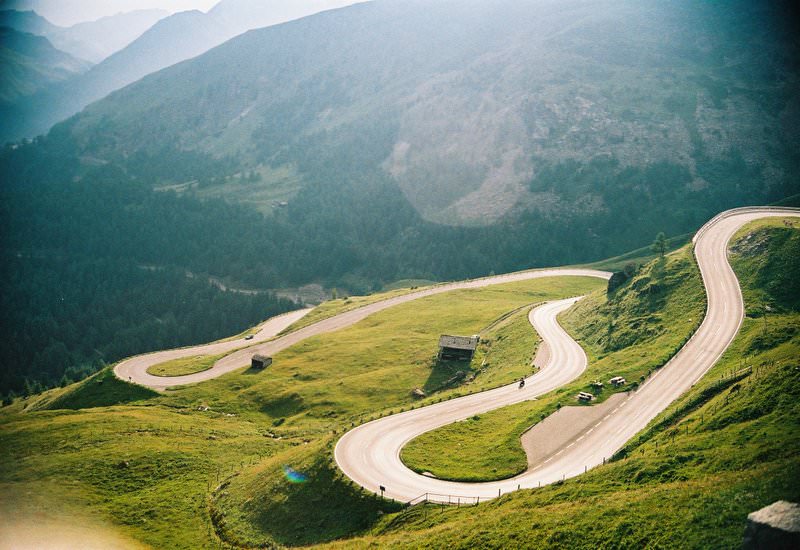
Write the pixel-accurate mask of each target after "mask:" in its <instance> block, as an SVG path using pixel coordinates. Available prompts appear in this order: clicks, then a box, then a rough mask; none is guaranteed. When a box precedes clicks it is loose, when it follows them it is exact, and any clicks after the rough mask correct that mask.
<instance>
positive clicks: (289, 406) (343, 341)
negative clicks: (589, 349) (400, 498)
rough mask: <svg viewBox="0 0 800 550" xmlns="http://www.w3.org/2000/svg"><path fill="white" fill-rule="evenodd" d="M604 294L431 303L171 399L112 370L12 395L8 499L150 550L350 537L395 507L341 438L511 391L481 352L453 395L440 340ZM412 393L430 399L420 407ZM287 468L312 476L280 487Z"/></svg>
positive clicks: (546, 293)
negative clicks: (463, 397)
mask: <svg viewBox="0 0 800 550" xmlns="http://www.w3.org/2000/svg"><path fill="white" fill-rule="evenodd" d="M603 285H604V282H603V281H601V280H597V279H593V278H575V277H569V278H557V279H556V278H552V279H540V280H534V281H528V282H524V283H513V284H508V285H500V286H496V287H491V288H488V289H480V290H465V291H456V292H451V293H446V294H442V295H438V296H433V297H429V298H424V299H422V300H420V301H417V302H414V303H409V304H404V305H401V306H398V307H396V308H392V309H391V310H387V311H384V312H380V313H378V314H376V315H373V316H371V317H369V318H367V319H365V320H364V321H362V322H360V323H358V324H356V325H354V326H353V327H350V328H348V329H345V330H342V331H339V332H336V333H332V334H327V335H324V336H320V337H316V338H312V339H309V340H307V341H305V342H302V343H300V344H298V345H297V346H295V347H293V348H291V349H288V350H286V351H284V352H282V353H281V354H278V355H276V357H275V362H274V363H273V365H272V366H271V367H270V368H269V369H267V370H266V371H263V372H254V371H251V370H249V369H243V370H242V371H239V372H236V373H231V374H228V375H225V376H223V377H220V378H218V379H215V380H211V381H208V382H205V383H203V384H199V385H195V386H189V387H184V388H179V389H176V390H174V391H170V392H167V394H157V393H156V392H152V391H150V390H147V389H145V388H141V387H139V386H134V385H131V384H128V383H126V382H124V381H120V380H117V379H116V378H114V376H113V374H112V373H111V371H110V368H109V369H106V370H104V371H102V372H100V373H98V374H97V375H95V376H94V377H91V378H89V379H87V380H84V381H83V382H80V383H78V384H73V385H71V386H67V387H66V388H62V389H57V390H52V391H50V392H46V393H45V394H42V395H40V396H33V397H29V398H27V399H17V400H16V401H15V402H14V403H13V404H12V405H10V406H7V407H4V408H2V409H0V448H2V449H3V451H2V453H3V456H2V460H0V484H2V486H3V488H4V489H3V493H4V494H6V495H17V497H16V498H28V497H27V496H26V497H23V495H30V498H34V497H35V496H36V495H40V494H41V493H40V491H41V490H42V487H44V486H45V485H46V487H47V493H46V494H45V496H47V497H49V498H53V499H61V498H63V499H65V500H69V501H70V502H73V501H76V502H80V503H82V504H81V505H80V506H79V507H78V508H76V511H75V514H78V513H79V512H80V509H81V508H82V507H83V506H85V507H90V508H92V510H94V511H95V513H96V514H97V515H98V516H99V517H100V518H102V520H103V521H105V522H107V523H110V524H112V525H114V526H116V527H117V528H118V529H119V530H120V532H121V533H123V534H125V535H126V536H130V537H133V538H135V539H136V540H139V541H142V542H143V543H144V544H149V545H152V546H153V547H157V548H167V547H169V548H202V547H213V546H214V545H217V544H219V542H220V536H222V537H224V539H225V540H228V541H240V542H242V543H243V544H245V545H263V544H268V543H269V544H271V542H269V541H274V542H277V543H280V544H289V545H294V544H307V543H310V542H315V541H316V542H319V541H326V540H333V539H335V538H338V537H341V536H346V535H352V534H354V533H356V532H359V531H362V530H363V529H365V528H367V527H369V526H370V525H372V524H373V523H374V522H375V521H376V520H377V518H378V517H379V515H380V514H379V512H389V511H391V509H392V508H391V506H390V505H388V504H385V503H380V502H377V501H376V500H375V499H374V498H373V497H372V496H369V495H366V494H364V493H363V492H362V491H361V490H360V489H359V488H357V487H354V486H353V485H352V484H351V483H350V482H349V481H347V480H345V479H342V478H341V475H340V474H339V473H338V470H336V468H335V467H334V466H333V465H332V464H331V460H332V451H331V447H330V446H331V444H332V442H333V441H334V439H335V437H336V434H340V433H342V432H343V431H344V430H346V429H348V428H349V427H351V426H352V425H353V424H354V423H356V422H360V421H361V420H367V419H368V418H371V417H374V416H377V415H380V414H388V413H390V412H392V411H395V412H396V411H399V410H402V409H406V408H409V407H412V406H413V407H418V406H421V405H422V404H424V403H429V402H433V401H438V400H441V399H445V398H447V397H449V396H453V395H457V394H460V393H462V392H466V391H478V390H480V389H481V388H483V387H488V386H493V385H498V384H501V383H505V382H508V381H511V380H512V379H513V378H514V377H516V376H517V371H518V369H519V368H521V365H519V364H517V365H515V366H514V367H513V368H511V369H509V370H508V371H506V369H505V367H504V365H503V364H502V363H501V362H495V361H494V354H495V351H496V350H493V349H492V346H490V345H484V347H482V349H481V351H480V355H479V357H476V359H475V360H474V361H473V364H472V368H471V369H469V372H468V373H466V376H465V377H463V378H457V379H456V381H455V384H452V385H448V384H447V382H448V381H449V380H451V379H452V378H453V377H454V375H455V372H454V371H455V368H456V367H454V366H453V365H449V364H442V365H440V364H437V363H436V361H435V355H436V352H437V343H438V337H439V334H440V333H444V332H452V333H457V334H473V333H478V332H482V331H484V329H487V328H488V332H487V334H492V332H491V331H492V327H494V326H498V325H502V324H503V322H504V319H505V316H506V314H507V313H508V312H509V311H513V310H516V309H518V308H521V307H525V306H529V305H532V304H535V303H539V302H542V301H545V300H551V299H557V298H562V297H566V296H573V295H579V294H585V293H587V292H590V291H592V290H593V289H596V288H598V287H601V286H603ZM377 298H378V297H371V299H377ZM339 302H344V301H343V300H339ZM528 342H529V344H530V345H535V338H533V337H532V335H531V338H530V339H529V341H528ZM532 353H533V349H529V350H528V355H529V356H530V354H532ZM484 357H488V360H487V362H486V363H487V364H485V365H484V368H483V369H481V365H482V364H483V358H484ZM522 365H523V366H524V362H523V364H522ZM459 368H462V369H463V366H461V367H459ZM467 378H471V382H468V383H467V382H465V380H466V379H467ZM416 387H420V388H423V389H425V390H426V392H428V394H429V396H428V397H427V398H425V399H422V400H416V399H415V398H414V397H412V395H411V390H412V389H414V388H416ZM284 466H291V467H293V468H295V469H296V470H297V471H299V472H302V473H303V475H305V476H307V478H308V481H307V482H306V483H302V484H293V483H289V482H288V481H287V479H286V476H285V473H284V471H283V467H284ZM259 472H267V474H268V475H260V474H259ZM43 480H44V481H47V483H46V484H44V485H43ZM225 484H229V485H225ZM223 485H225V487H224V488H221V486H223ZM267 496H269V499H270V500H269V502H280V503H283V504H281V506H279V507H277V508H276V507H275V506H272V507H271V508H270V510H271V511H272V513H271V514H269V515H264V514H263V513H262V512H261V509H260V508H254V505H248V504H247V502H262V503H263V502H265V501H264V499H265V498H267ZM11 498H12V502H11V506H12V507H13V506H16V504H15V503H14V501H13V497H11ZM323 498H324V502H334V503H335V510H336V511H337V512H336V513H337V514H338V516H330V517H329V519H328V520H325V519H324V518H325V517H328V516H326V515H325V514H327V513H328V512H330V510H329V508H326V507H324V506H322V505H321V504H320V502H322V501H321V500H320V499H323ZM278 509H280V510H281V513H280V514H278V513H277V510H278ZM71 513H72V512H71V511H70V510H69V509H66V508H65V510H64V511H63V515H65V516H66V517H69V514H71ZM281 514H284V515H281ZM76 517H77V516H76ZM278 517H283V518H291V517H294V518H296V524H290V523H289V522H288V520H282V521H280V522H276V520H275V518H278ZM344 517H351V518H354V519H353V520H352V521H350V522H345V521H344V520H343V519H342V518H344ZM176 526H178V527H176Z"/></svg>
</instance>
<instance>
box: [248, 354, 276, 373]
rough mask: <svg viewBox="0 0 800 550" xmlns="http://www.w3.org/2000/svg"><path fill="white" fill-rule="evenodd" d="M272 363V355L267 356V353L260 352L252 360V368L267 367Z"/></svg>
mask: <svg viewBox="0 0 800 550" xmlns="http://www.w3.org/2000/svg"><path fill="white" fill-rule="evenodd" d="M271 364H272V357H267V356H266V355H261V354H259V353H257V354H255V355H254V356H253V358H252V359H251V360H250V368H252V369H259V370H261V369H265V368H267V367H268V366H270V365H271Z"/></svg>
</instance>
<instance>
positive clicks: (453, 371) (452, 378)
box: [422, 360, 474, 394]
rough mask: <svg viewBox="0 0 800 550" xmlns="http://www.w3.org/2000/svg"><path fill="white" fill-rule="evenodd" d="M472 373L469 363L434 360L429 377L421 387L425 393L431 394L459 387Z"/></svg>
mask: <svg viewBox="0 0 800 550" xmlns="http://www.w3.org/2000/svg"><path fill="white" fill-rule="evenodd" d="M473 372H474V370H473V368H472V363H471V362H469V361H442V360H435V361H434V362H433V365H432V367H431V373H430V376H428V379H427V380H426V381H425V385H424V386H423V387H422V389H423V390H425V393H428V394H430V393H433V392H436V391H441V390H444V389H448V388H454V387H456V386H459V385H461V384H462V383H463V382H464V380H465V379H466V378H467V377H468V376H469V375H470V374H472V373H473Z"/></svg>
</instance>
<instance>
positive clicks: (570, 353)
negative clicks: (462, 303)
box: [114, 207, 800, 502]
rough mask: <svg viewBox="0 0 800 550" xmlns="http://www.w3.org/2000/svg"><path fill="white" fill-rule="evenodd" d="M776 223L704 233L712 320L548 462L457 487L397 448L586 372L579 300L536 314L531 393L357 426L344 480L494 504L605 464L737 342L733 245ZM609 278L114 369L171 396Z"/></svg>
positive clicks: (740, 212) (550, 272)
mask: <svg viewBox="0 0 800 550" xmlns="http://www.w3.org/2000/svg"><path fill="white" fill-rule="evenodd" d="M776 216H795V217H800V210H798V209H789V208H758V207H754V208H741V209H735V210H729V211H727V212H723V213H722V214H720V215H718V216H716V217H715V218H714V219H712V220H711V221H709V222H708V223H707V224H706V225H704V226H703V227H702V228H701V229H700V230H699V231H698V232H697V234H696V235H695V238H694V240H693V242H694V243H695V256H696V258H697V263H698V265H699V268H700V272H701V275H702V278H703V284H704V286H705V289H706V293H707V299H708V307H707V313H706V316H705V318H704V320H703V322H702V324H701V326H700V327H699V328H698V330H697V331H696V332H695V334H694V335H693V336H692V338H691V339H690V340H689V342H688V343H687V344H686V345H685V346H684V347H683V348H682V349H681V350H680V351H679V352H678V353H677V354H676V355H675V356H674V357H673V358H672V360H671V361H670V362H669V363H667V365H665V366H664V367H663V368H662V369H660V370H659V371H658V372H657V373H656V374H655V375H653V376H652V377H651V378H650V379H648V380H647V381H646V382H645V383H644V384H643V385H642V386H641V387H640V388H639V389H638V390H637V391H636V392H632V393H630V394H629V395H628V396H627V398H626V399H625V400H624V401H622V402H621V403H620V404H619V405H618V406H617V407H615V408H614V410H612V411H611V412H610V413H608V415H606V416H605V417H604V418H603V419H601V420H600V421H599V422H598V423H597V424H595V425H594V426H592V427H591V428H589V429H588V430H587V431H586V432H585V433H584V434H583V435H582V436H581V437H580V438H578V439H577V440H575V441H574V442H572V443H571V444H569V446H568V447H566V448H564V449H562V450H561V451H559V452H558V453H557V454H555V455H553V456H552V457H551V458H549V459H548V460H547V461H546V462H545V463H544V464H541V465H540V466H538V467H535V468H533V469H529V470H528V471H526V472H524V473H522V474H520V475H518V476H516V477H513V478H510V479H506V480H502V481H494V482H486V483H460V482H450V481H444V480H439V479H435V478H430V477H427V476H422V475H419V474H417V473H415V472H413V471H412V470H410V469H409V468H407V467H406V466H405V465H404V464H403V463H402V462H401V460H400V450H401V449H402V447H403V446H404V445H405V444H406V443H407V442H408V441H410V440H411V439H413V438H415V437H417V436H419V435H421V434H423V433H425V432H428V431H430V430H433V429H436V428H438V427H441V426H444V425H446V424H449V423H451V422H455V421H458V420H462V419H464V418H467V417H469V416H472V415H475V414H480V413H483V412H486V411H489V410H492V409H496V408H499V407H503V406H507V405H511V404H513V403H518V402H521V401H524V400H528V399H533V398H535V397H536V396H538V395H542V394H544V393H547V392H549V391H552V390H554V389H556V388H558V387H559V386H561V385H563V384H566V383H568V382H570V381H571V380H574V379H575V378H576V377H578V376H579V375H580V374H581V373H582V372H583V371H584V370H585V369H586V366H587V364H586V355H585V353H584V352H583V350H582V349H581V348H580V346H579V345H578V344H577V343H576V342H575V341H573V340H572V339H571V338H570V337H569V335H567V333H566V332H565V331H564V330H563V329H562V328H561V327H560V326H559V325H558V323H557V322H556V316H557V315H558V313H560V312H561V311H564V310H565V309H567V308H568V307H570V306H571V305H572V304H573V303H574V302H575V301H577V300H578V299H579V298H570V299H566V300H559V301H556V302H550V303H547V304H544V305H542V306H540V307H538V308H536V309H534V310H533V311H532V312H531V313H530V316H529V319H530V321H531V324H532V325H533V326H534V327H535V328H536V330H537V331H538V332H539V334H540V335H541V336H542V339H543V340H544V341H545V342H546V344H547V345H548V347H549V351H550V353H549V358H548V361H547V363H546V365H545V366H544V367H543V368H542V369H541V370H540V371H539V372H538V373H536V374H535V375H533V376H531V377H529V378H528V379H527V380H526V385H525V387H524V388H522V389H519V388H518V387H517V384H512V385H509V386H505V387H501V388H496V389H494V390H489V391H486V392H482V393H479V394H473V395H470V396H466V397H461V398H458V399H453V400H450V401H446V402H443V403H437V404H435V405H430V406H428V407H424V408H421V409H417V410H413V411H408V412H404V413H400V414H396V415H392V416H388V417H385V418H381V419H378V420H375V421H373V422H369V423H367V424H364V425H362V426H358V427H356V428H354V429H353V430H351V431H350V432H348V433H346V434H345V435H344V436H343V437H342V438H341V439H340V440H339V442H338V443H337V445H336V449H335V458H336V462H337V464H338V465H339V467H340V468H341V469H342V471H343V472H344V473H345V474H346V475H347V476H349V477H350V478H351V479H353V480H354V481H355V482H356V483H358V484H360V485H361V486H363V487H364V488H366V489H368V490H370V491H374V492H378V491H379V489H380V487H381V486H383V487H384V488H385V493H384V494H385V496H387V497H390V498H394V499H397V500H401V501H412V500H414V499H416V498H419V497H421V496H422V495H425V498H426V499H427V500H429V501H437V500H439V501H443V502H456V501H457V500H461V501H462V502H469V501H473V502H474V501H475V500H476V499H480V500H484V499H489V498H494V497H496V496H498V495H500V494H502V493H507V492H510V491H514V490H517V489H518V488H532V487H536V486H539V485H544V484H547V483H552V482H554V481H557V480H560V479H564V478H568V477H573V476H576V475H579V474H581V473H583V472H585V471H586V470H587V469H588V468H592V467H594V466H597V465H599V464H602V463H603V462H604V461H605V459H606V458H608V457H610V456H612V455H613V454H614V453H615V452H616V451H617V450H619V449H620V448H621V447H622V446H623V445H624V444H625V443H626V442H627V441H628V440H629V439H630V438H631V437H633V436H634V435H635V434H636V433H638V432H639V431H641V430H642V429H644V428H645V427H646V426H647V424H648V423H649V422H650V421H651V420H653V419H654V418H655V417H656V416H657V415H658V414H659V413H660V412H661V411H663V410H664V409H665V408H666V407H667V406H668V405H669V404H670V403H671V402H672V401H674V400H675V399H676V398H678V397H679V396H680V395H681V394H683V393H684V392H685V391H687V390H688V389H689V388H690V387H691V386H692V385H693V384H694V383H696V382H697V381H698V380H699V379H700V378H701V377H702V376H703V375H704V374H705V373H706V372H707V371H708V370H709V369H710V368H711V367H712V366H713V365H714V363H716V361H717V360H718V359H719V357H720V356H721V355H722V353H723V352H724V351H725V349H726V348H727V347H728V345H729V344H730V343H731V341H732V340H733V339H734V337H735V336H736V334H737V332H738V331H739V327H740V326H741V323H742V318H743V316H744V306H743V301H742V294H741V290H740V289H739V284H738V281H737V279H736V276H735V274H734V273H733V270H732V269H731V267H730V265H729V263H728V261H727V245H728V241H729V240H730V238H731V237H732V236H733V234H734V233H735V232H736V231H737V230H738V229H739V228H740V227H742V226H743V225H744V224H746V223H748V222H750V221H753V220H757V219H760V218H765V217H776ZM610 275H611V274H610V273H608V272H603V271H595V270H589V269H543V270H534V271H524V272H519V273H512V274H508V275H500V276H494V277H487V278H484V279H476V280H472V281H465V282H458V283H449V284H443V285H439V286H436V287H432V288H428V289H425V290H421V291H418V292H412V293H409V294H405V295H402V296H396V297H394V298H390V299H387V300H383V301H380V302H375V303H373V304H369V305H366V306H363V307H360V308H357V309H353V310H350V311H346V312H343V313H340V314H338V315H335V316H333V317H330V318H327V319H323V320H321V321H317V322H315V323H313V324H310V325H308V326H306V327H303V328H301V329H299V330H296V331H293V332H290V333H288V334H285V335H283V336H278V337H276V336H277V335H278V334H279V333H280V332H281V331H283V330H284V329H286V328H287V327H289V326H290V325H291V324H292V323H294V322H296V321H297V320H299V319H301V318H302V317H303V316H304V315H305V314H306V313H308V311H309V310H300V311H294V312H290V313H287V314H285V315H281V316H278V317H275V318H273V319H270V320H268V321H267V322H265V323H264V324H263V325H262V326H261V327H260V330H259V331H258V333H257V334H256V335H255V337H254V338H253V339H252V340H244V339H243V338H240V339H235V340H230V341H226V342H219V343H215V344H207V345H204V346H195V347H190V348H182V349H177V350H168V351H162V352H156V353H149V354H145V355H140V356H137V357H132V358H130V359H126V360H124V361H122V362H120V363H119V364H118V365H117V366H116V367H115V369H114V372H115V374H116V375H117V376H118V377H119V378H121V379H123V380H130V381H133V382H135V383H138V384H141V385H144V386H147V387H150V388H153V389H156V390H164V389H166V388H168V387H171V386H177V385H183V384H192V383H197V382H202V381H204V380H210V379H212V378H216V377H218V376H221V375H223V374H225V373H228V372H231V371H234V370H237V369H240V368H243V367H245V366H247V365H248V364H249V361H250V357H251V356H252V355H253V354H254V353H262V354H266V355H273V354H276V353H278V352H279V351H281V350H284V349H286V348H288V347H290V346H292V345H294V344H296V343H298V342H301V341H303V340H305V339H307V338H310V337H312V336H317V335H320V334H325V333H329V332H334V331H337V330H341V329H343V328H346V327H348V326H351V325H353V324H355V323H357V322H359V321H361V320H363V319H365V318H366V317H368V316H369V315H372V314H373V313H377V312H378V311H382V310H385V309H388V308H390V307H394V306H396V305H399V304H402V303H406V302H410V301H412V300H417V299H419V298H423V297H426V296H432V295H435V294H440V293H443V292H449V291H453V290H459V289H469V288H482V287H486V286H490V285H496V284H502V283H510V282H516V281H524V280H530V279H536V278H542V277H561V276H588V277H600V278H603V279H608V278H609V277H610ZM239 348H243V349H239ZM237 349H238V351H233V350H237ZM229 351H233V353H230V354H229V355H227V356H225V357H223V358H222V359H220V360H219V361H217V363H215V364H214V366H213V367H212V368H211V369H209V370H206V371H203V372H199V373H195V374H191V375H186V376H176V377H160V376H153V375H150V374H148V373H147V369H148V368H149V367H150V366H153V365H156V364H159V363H163V362H165V361H169V360H172V359H177V358H181V357H190V356H195V355H216V354H221V353H225V352H229Z"/></svg>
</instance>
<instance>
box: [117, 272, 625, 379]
mask: <svg viewBox="0 0 800 550" xmlns="http://www.w3.org/2000/svg"><path fill="white" fill-rule="evenodd" d="M565 276H571V277H599V278H601V279H608V278H609V277H611V273H608V272H606V271H597V270H594V269H570V268H564V269H539V270H531V271H520V272H517V273H509V274H507V275H496V276H492V277H486V278H483V279H473V280H471V281H461V282H457V283H447V284H442V285H437V286H434V287H430V288H426V289H424V290H420V291H417V292H410V293H408V294H403V295H401V296H395V297H393V298H389V299H387V300H381V301H379V302H374V303H372V304H368V305H366V306H362V307H359V308H357V309H352V310H350V311H345V312H343V313H340V314H338V315H335V316H333V317H329V318H327V319H323V320H321V321H317V322H316V323H313V324H310V325H308V326H305V327H303V328H301V329H299V330H296V331H293V332H290V333H288V334H285V335H283V336H280V337H277V338H274V339H271V340H270V338H273V337H275V336H276V335H277V334H279V333H280V332H281V331H283V330H284V329H286V328H287V327H289V326H290V325H291V324H292V323H294V322H296V321H298V320H299V319H301V318H302V317H303V316H304V315H306V314H307V313H308V312H309V311H310V310H308V309H303V310H299V311H292V312H290V313H286V314H284V315H279V316H277V317H273V318H272V319H270V320H268V321H266V322H265V323H263V324H262V325H261V327H260V328H259V331H258V332H257V333H256V335H255V336H254V338H253V339H252V340H245V339H244V338H237V339H235V340H229V341H225V342H217V343H214V344H205V345H202V346H193V347H188V348H179V349H173V350H167V351H158V352H154V353H147V354H144V355H137V356H135V357H131V358H129V359H125V360H124V361H121V362H120V363H118V364H117V366H116V367H115V368H114V374H116V376H117V377H118V378H120V379H122V380H127V381H130V382H134V383H136V384H140V385H142V386H147V387H148V388H152V389H154V390H158V391H163V390H165V389H167V388H170V387H174V386H182V385H185V384H196V383H198V382H203V381H205V380H211V379H212V378H217V377H218V376H222V375H223V374H226V373H229V372H232V371H235V370H238V369H241V368H244V367H246V366H248V365H249V364H250V358H251V357H252V356H253V354H256V353H260V354H263V355H275V354H276V353H278V352H280V351H282V350H284V349H286V348H288V347H290V346H293V345H295V344H297V343H299V342H302V341H303V340H305V339H307V338H311V337H312V336H318V335H320V334H325V333H329V332H334V331H337V330H341V329H344V328H347V327H349V326H351V325H354V324H355V323H357V322H359V321H361V320H363V319H365V318H367V317H368V316H370V315H372V314H373V313H377V312H379V311H383V310H385V309H388V308H390V307H394V306H397V305H400V304H404V303H406V302H410V301H412V300H418V299H420V298H424V297H426V296H433V295H435V294H441V293H443V292H450V291H453V290H463V289H470V288H483V287H487V286H491V285H499V284H503V283H513V282H518V281H527V280H531V279H540V278H543V277H565ZM239 348H242V349H239ZM233 350H238V351H233ZM230 351H233V353H230V354H229V355H226V356H225V357H223V358H221V359H220V360H219V361H217V362H216V363H214V366H212V367H211V368H210V369H208V370H204V371H202V372H197V373H194V374H187V375H185V376H154V375H152V374H148V373H147V369H149V368H150V367H152V366H154V365H158V364H159V363H164V362H166V361H172V360H173V359H180V358H183V357H193V356H199V355H218V354H221V353H226V352H230Z"/></svg>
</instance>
